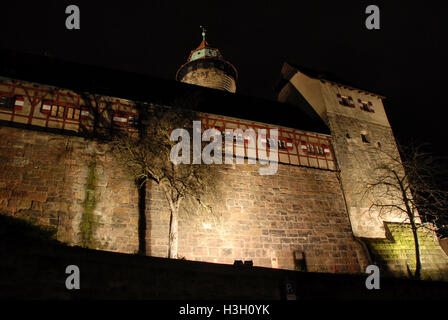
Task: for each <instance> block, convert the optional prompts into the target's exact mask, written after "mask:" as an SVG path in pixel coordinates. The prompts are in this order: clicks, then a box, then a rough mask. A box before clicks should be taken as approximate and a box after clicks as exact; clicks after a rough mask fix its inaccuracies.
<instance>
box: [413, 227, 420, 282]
mask: <svg viewBox="0 0 448 320" xmlns="http://www.w3.org/2000/svg"><path fill="white" fill-rule="evenodd" d="M412 234H413V236H414V245H415V273H414V278H415V279H416V280H420V277H421V270H422V263H421V261H420V243H419V241H418V234H417V228H416V227H415V225H414V224H412Z"/></svg>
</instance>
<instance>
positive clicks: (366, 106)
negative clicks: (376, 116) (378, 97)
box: [358, 99, 375, 112]
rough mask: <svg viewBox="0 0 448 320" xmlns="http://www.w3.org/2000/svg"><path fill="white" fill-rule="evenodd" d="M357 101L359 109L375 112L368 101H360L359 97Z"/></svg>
mask: <svg viewBox="0 0 448 320" xmlns="http://www.w3.org/2000/svg"><path fill="white" fill-rule="evenodd" d="M358 103H359V108H360V109H361V110H363V111H366V112H375V111H374V110H373V106H372V103H371V102H370V101H362V100H361V99H358Z"/></svg>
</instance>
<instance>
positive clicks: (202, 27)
mask: <svg viewBox="0 0 448 320" xmlns="http://www.w3.org/2000/svg"><path fill="white" fill-rule="evenodd" d="M199 27H200V28H201V29H202V40H203V41H205V32H206V31H207V29H205V27H204V26H199Z"/></svg>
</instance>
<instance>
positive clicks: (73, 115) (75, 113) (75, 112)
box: [67, 107, 81, 120]
mask: <svg viewBox="0 0 448 320" xmlns="http://www.w3.org/2000/svg"><path fill="white" fill-rule="evenodd" d="M80 113H81V111H80V110H79V109H76V108H72V107H68V108H67V119H72V120H78V119H79V115H80Z"/></svg>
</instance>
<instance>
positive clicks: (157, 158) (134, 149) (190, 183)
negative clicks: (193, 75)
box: [113, 107, 218, 258]
mask: <svg viewBox="0 0 448 320" xmlns="http://www.w3.org/2000/svg"><path fill="white" fill-rule="evenodd" d="M194 118H195V113H194V112H190V111H187V110H186V109H181V108H171V109H168V108H161V107H151V108H148V107H143V108H140V110H139V121H138V123H139V133H138V134H135V135H129V134H128V135H115V138H114V141H113V144H114V150H115V153H116V155H117V156H118V158H119V159H120V161H121V162H122V163H123V164H125V165H126V167H128V168H129V169H130V172H131V173H132V175H133V177H134V178H135V180H136V182H138V184H139V185H138V187H139V188H141V187H142V186H145V185H146V183H147V182H148V181H153V182H155V183H156V184H157V185H158V186H159V187H160V188H161V190H162V192H163V194H164V195H165V198H166V201H167V204H168V207H169V210H170V225H169V251H168V257H169V258H177V256H178V221H179V213H180V208H181V205H183V206H184V207H185V210H190V213H191V212H194V213H196V214H199V215H210V216H213V215H215V212H214V211H213V210H212V208H211V207H210V206H208V205H207V204H206V202H205V201H204V198H205V197H206V196H207V195H209V194H211V193H213V191H214V186H215V181H216V180H217V179H218V177H217V172H218V171H217V170H216V168H215V167H214V166H211V165H204V164H174V163H173V162H171V161H170V152H171V149H172V148H173V146H174V145H175V144H176V143H177V142H174V141H170V133H171V131H172V130H173V129H176V128H184V129H186V130H189V131H190V132H191V131H192V120H197V119H194ZM190 136H191V135H190Z"/></svg>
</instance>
